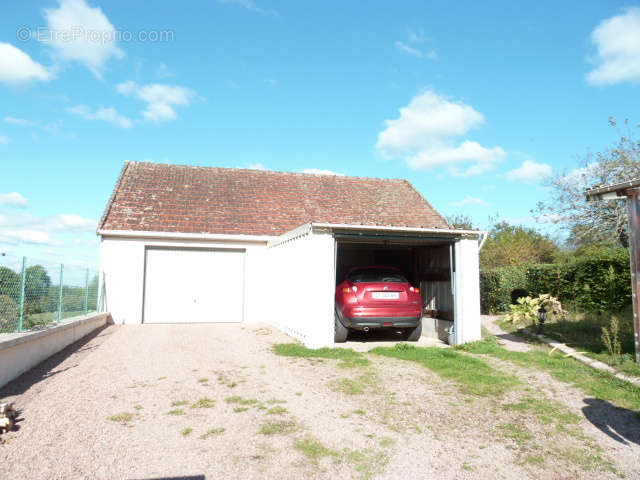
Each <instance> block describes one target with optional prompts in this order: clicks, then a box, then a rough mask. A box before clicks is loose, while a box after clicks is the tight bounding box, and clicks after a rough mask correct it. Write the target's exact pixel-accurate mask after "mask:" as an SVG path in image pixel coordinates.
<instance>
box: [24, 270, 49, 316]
mask: <svg viewBox="0 0 640 480" xmlns="http://www.w3.org/2000/svg"><path fill="white" fill-rule="evenodd" d="M50 286H51V278H49V275H48V274H47V270H46V269H45V268H44V267H43V266H42V265H32V266H31V267H28V268H27V269H26V271H25V288H24V301H25V312H26V313H27V314H32V313H41V312H43V311H45V305H46V302H47V295H48V293H49V287H50Z"/></svg>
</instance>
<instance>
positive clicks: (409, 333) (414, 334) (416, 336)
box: [402, 321, 422, 342]
mask: <svg viewBox="0 0 640 480" xmlns="http://www.w3.org/2000/svg"><path fill="white" fill-rule="evenodd" d="M421 335H422V321H420V323H418V326H417V327H413V328H405V329H404V331H403V332H402V338H404V339H405V340H407V341H409V342H417V341H418V340H420V336H421Z"/></svg>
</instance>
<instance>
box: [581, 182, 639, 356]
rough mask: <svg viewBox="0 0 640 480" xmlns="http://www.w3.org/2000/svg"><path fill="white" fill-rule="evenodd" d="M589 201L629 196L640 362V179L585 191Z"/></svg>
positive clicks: (635, 329) (635, 331) (633, 299)
mask: <svg viewBox="0 0 640 480" xmlns="http://www.w3.org/2000/svg"><path fill="white" fill-rule="evenodd" d="M585 194H586V196H587V201H596V200H611V199H615V198H620V197H626V198H627V212H628V216H629V246H630V247H631V292H632V294H631V302H632V303H633V340H634V344H635V354H636V363H640V297H639V295H640V271H639V269H640V179H634V180H629V181H627V182H621V183H616V184H612V185H605V186H602V187H596V188H592V189H589V190H587V191H586V192H585Z"/></svg>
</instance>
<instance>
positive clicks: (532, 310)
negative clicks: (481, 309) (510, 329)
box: [507, 294, 567, 324]
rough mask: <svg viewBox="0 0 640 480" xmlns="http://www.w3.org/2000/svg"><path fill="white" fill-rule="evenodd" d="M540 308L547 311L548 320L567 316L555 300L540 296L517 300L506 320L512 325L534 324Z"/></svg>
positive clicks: (549, 296) (545, 295)
mask: <svg viewBox="0 0 640 480" xmlns="http://www.w3.org/2000/svg"><path fill="white" fill-rule="evenodd" d="M541 308H544V309H545V310H546V311H547V315H549V317H550V318H564V317H565V316H566V315H567V312H565V311H564V309H563V308H562V304H561V303H560V302H559V301H558V299H557V298H555V297H552V296H551V295H549V294H542V295H540V296H538V297H537V298H531V297H522V298H519V299H518V303H517V304H516V305H511V313H509V315H507V319H508V320H509V321H510V322H511V323H513V324H519V323H525V324H536V323H538V313H539V312H540V309H541Z"/></svg>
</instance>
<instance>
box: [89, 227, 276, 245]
mask: <svg viewBox="0 0 640 480" xmlns="http://www.w3.org/2000/svg"><path fill="white" fill-rule="evenodd" d="M98 235H100V236H101V237H125V238H157V239H166V240H207V241H215V240H218V241H229V242H256V243H266V242H269V241H272V240H275V239H277V238H278V237H276V236H270V235H228V234H224V233H181V232H147V231H141V230H98Z"/></svg>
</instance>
